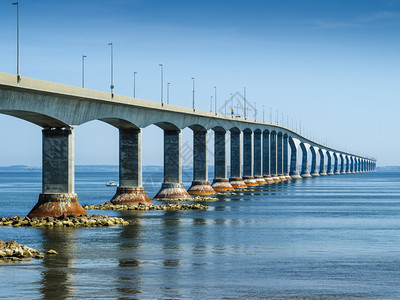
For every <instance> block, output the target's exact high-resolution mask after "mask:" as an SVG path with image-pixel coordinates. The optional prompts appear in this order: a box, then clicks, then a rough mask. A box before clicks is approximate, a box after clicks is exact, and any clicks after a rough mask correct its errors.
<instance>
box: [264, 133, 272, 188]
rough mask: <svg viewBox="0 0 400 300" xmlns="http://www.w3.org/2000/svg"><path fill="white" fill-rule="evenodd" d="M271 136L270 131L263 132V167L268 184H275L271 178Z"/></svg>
mask: <svg viewBox="0 0 400 300" xmlns="http://www.w3.org/2000/svg"><path fill="white" fill-rule="evenodd" d="M270 157H271V152H270V134H269V131H267V130H265V131H264V132H263V142H262V161H263V164H262V167H263V176H264V179H265V181H266V182H267V183H273V182H274V180H273V179H272V177H271V168H270V165H271V164H270V162H271V161H270Z"/></svg>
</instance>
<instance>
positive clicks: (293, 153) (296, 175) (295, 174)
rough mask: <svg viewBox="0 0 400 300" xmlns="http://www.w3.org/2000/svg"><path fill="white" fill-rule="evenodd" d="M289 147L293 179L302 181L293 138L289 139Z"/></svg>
mask: <svg viewBox="0 0 400 300" xmlns="http://www.w3.org/2000/svg"><path fill="white" fill-rule="evenodd" d="M289 145H290V150H291V154H290V176H291V178H292V179H301V176H300V173H299V164H298V161H297V150H298V148H297V146H296V144H295V143H294V141H293V139H292V138H289Z"/></svg>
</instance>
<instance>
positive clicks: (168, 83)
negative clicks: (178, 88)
mask: <svg viewBox="0 0 400 300" xmlns="http://www.w3.org/2000/svg"><path fill="white" fill-rule="evenodd" d="M170 84H171V82H167V104H169V85H170Z"/></svg>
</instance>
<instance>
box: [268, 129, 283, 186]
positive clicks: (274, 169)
mask: <svg viewBox="0 0 400 300" xmlns="http://www.w3.org/2000/svg"><path fill="white" fill-rule="evenodd" d="M270 146H271V154H270V159H271V160H270V169H271V176H272V179H273V180H274V181H275V182H278V181H281V180H280V178H279V176H278V163H277V160H278V153H277V152H278V151H277V135H276V132H274V131H273V132H272V133H271V135H270Z"/></svg>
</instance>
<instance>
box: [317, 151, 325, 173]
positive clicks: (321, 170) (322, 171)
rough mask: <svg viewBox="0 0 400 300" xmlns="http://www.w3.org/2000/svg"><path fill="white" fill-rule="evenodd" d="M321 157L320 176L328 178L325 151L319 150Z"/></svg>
mask: <svg viewBox="0 0 400 300" xmlns="http://www.w3.org/2000/svg"><path fill="white" fill-rule="evenodd" d="M318 152H319V157H320V161H319V175H320V176H326V175H327V174H326V172H325V150H322V149H319V151H318Z"/></svg>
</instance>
